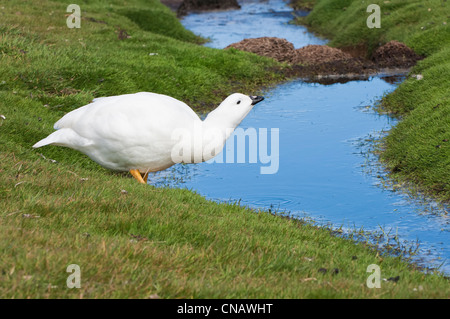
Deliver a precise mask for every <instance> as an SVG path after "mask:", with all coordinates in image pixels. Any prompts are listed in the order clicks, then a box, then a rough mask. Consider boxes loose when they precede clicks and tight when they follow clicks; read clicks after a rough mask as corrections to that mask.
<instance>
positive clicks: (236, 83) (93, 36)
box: [0, 0, 450, 298]
mask: <svg viewBox="0 0 450 319" xmlns="http://www.w3.org/2000/svg"><path fill="white" fill-rule="evenodd" d="M78 4H79V5H80V6H81V8H82V16H83V17H85V19H83V20H82V27H81V29H72V30H69V29H68V28H67V27H66V26H65V17H64V14H65V8H66V5H67V4H66V3H64V2H63V1H59V2H57V1H40V2H39V3H34V2H30V1H15V2H14V3H12V2H10V1H8V2H5V1H2V2H0V15H1V20H0V21H1V23H0V31H1V33H0V114H1V115H4V116H5V117H6V119H5V120H2V119H0V150H1V152H0V163H1V166H0V255H1V256H2V258H1V260H2V261H1V263H0V279H1V280H0V296H2V297H3V298H80V297H81V298H147V297H149V296H151V295H154V294H157V295H158V296H159V297H161V298H183V297H184V298H213V297H221V298H231V297H237V298H250V297H252V298H261V297H263V298H318V297H321V298H325V297H336V298H344V297H351V298H392V297H395V298H402V297H407V298H444V297H448V296H449V294H450V290H449V285H448V279H446V278H444V277H442V276H441V275H439V274H432V275H425V274H424V273H422V272H421V271H419V270H417V269H415V268H414V267H412V266H411V265H409V264H408V263H406V262H405V261H404V260H403V259H402V258H401V257H393V256H388V255H383V254H382V253H380V252H377V251H375V250H374V249H372V248H370V247H369V246H368V245H367V244H363V243H358V244H355V243H354V242H352V241H351V240H348V239H343V238H339V237H335V236H333V235H332V233H331V232H330V231H329V230H327V229H325V228H319V227H316V226H314V225H312V224H310V223H305V222H303V221H300V220H292V219H288V218H283V217H280V216H274V215H272V214H270V213H268V212H263V211H253V210H249V209H247V208H245V207H241V206H239V205H237V204H234V205H233V204H219V203H215V202H210V201H207V200H205V199H204V198H203V197H201V196H199V195H197V194H195V193H193V192H190V191H187V190H178V189H162V188H160V189H158V188H154V187H151V186H143V185H140V184H138V183H137V182H136V181H135V180H134V179H132V178H130V177H129V176H127V175H123V174H114V173H111V172H109V171H107V170H105V169H103V168H101V167H100V166H98V165H97V164H95V163H93V162H92V161H90V160H89V159H88V158H87V157H86V156H84V155H82V154H80V153H78V152H76V151H73V150H70V149H67V148H61V147H46V148H43V149H39V150H33V149H32V148H31V145H33V144H34V143H35V142H36V141H38V140H39V139H41V138H43V137H44V136H46V135H47V134H48V133H50V132H52V131H53V129H52V126H53V123H54V122H55V121H56V120H57V119H59V118H60V117H61V116H62V115H63V114H65V113H66V112H68V111H70V110H72V109H74V108H77V107H79V106H82V105H84V104H86V103H88V102H89V101H90V100H91V99H92V98H94V97H98V96H103V95H115V94H122V93H131V92H137V91H153V92H160V93H164V94H168V95H172V96H174V97H176V98H179V99H181V100H184V101H188V102H189V103H190V104H191V105H192V106H193V107H194V108H195V109H196V110H197V111H203V110H206V109H210V108H211V106H212V105H214V104H215V103H217V102H218V101H220V100H221V99H222V98H223V97H224V96H226V95H228V93H230V92H232V91H235V90H240V91H242V92H244V93H245V92H248V93H251V92H255V91H257V90H258V89H259V88H260V87H261V86H264V85H269V84H273V83H274V82H276V81H279V80H280V76H279V75H276V74H275V73H273V72H272V71H270V70H272V69H274V68H279V67H280V66H279V65H278V64H276V63H275V62H273V61H271V60H269V59H265V58H261V57H257V56H256V55H253V54H247V53H243V52H238V51H236V50H231V51H222V50H214V49H209V48H204V47H201V46H198V45H196V43H199V42H201V41H202V40H201V39H199V38H198V37H196V36H195V35H193V34H192V33H190V32H188V31H186V30H184V29H183V28H182V26H181V25H180V23H179V22H178V21H177V20H176V18H175V16H174V15H173V14H172V13H171V12H170V11H169V10H168V9H167V8H165V7H163V6H162V5H160V3H159V2H157V1H138V0H134V1H127V5H126V6H125V5H124V4H123V2H122V1H96V2H93V1H83V2H79V3H78ZM153 18H154V19H153ZM158 19H162V22H164V23H166V24H165V25H164V27H160V23H156V22H155V21H160V20H158ZM118 30H125V31H126V32H127V33H128V34H129V35H130V36H131V38H127V39H124V40H119V39H118V36H117V32H118ZM149 53H158V55H149ZM55 161H56V162H55ZM70 264H78V265H79V266H80V268H81V288H80V289H68V288H67V287H66V279H67V277H68V275H69V274H68V273H67V272H66V268H67V266H68V265H70ZM370 264H377V265H379V266H380V267H381V275H382V277H383V278H389V277H395V276H398V275H399V276H400V281H399V282H397V283H393V282H384V281H383V282H382V288H381V289H369V288H367V287H366V284H365V283H366V280H367V277H368V275H369V274H368V273H366V269H367V266H368V265H370ZM320 268H326V269H328V270H329V271H328V272H327V273H326V274H322V273H321V272H319V271H318V270H319V269H320ZM334 268H338V269H339V273H338V274H335V275H333V274H332V271H331V270H332V269H334ZM420 286H421V287H422V288H423V289H419V287H420Z"/></svg>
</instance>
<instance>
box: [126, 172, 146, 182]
mask: <svg viewBox="0 0 450 319" xmlns="http://www.w3.org/2000/svg"><path fill="white" fill-rule="evenodd" d="M130 174H131V175H133V177H134V178H136V179H137V180H138V182H139V183H141V184H147V183H146V182H145V181H144V179H143V178H142V175H141V173H139V171H138V170H137V169H130Z"/></svg>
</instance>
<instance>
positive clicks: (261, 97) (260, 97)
mask: <svg viewBox="0 0 450 319" xmlns="http://www.w3.org/2000/svg"><path fill="white" fill-rule="evenodd" d="M250 98H251V99H252V105H255V104H257V103H259V102H261V101H262V100H264V97H263V96H255V95H250Z"/></svg>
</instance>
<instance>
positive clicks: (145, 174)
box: [142, 172, 148, 183]
mask: <svg viewBox="0 0 450 319" xmlns="http://www.w3.org/2000/svg"><path fill="white" fill-rule="evenodd" d="M142 179H143V180H144V181H145V183H147V179H148V172H147V173H144V175H143V176H142Z"/></svg>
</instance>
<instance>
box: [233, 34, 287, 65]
mask: <svg viewBox="0 0 450 319" xmlns="http://www.w3.org/2000/svg"><path fill="white" fill-rule="evenodd" d="M229 48H235V49H238V50H241V51H247V52H252V53H255V54H258V55H262V56H266V57H270V58H273V59H275V60H277V61H279V62H288V63H290V62H291V61H292V59H294V57H295V55H296V53H295V48H294V45H293V44H292V43H291V42H289V41H287V40H286V39H280V38H273V37H262V38H253V39H244V40H242V41H240V42H237V43H233V44H230V45H229V46H227V47H226V48H225V49H229Z"/></svg>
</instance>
